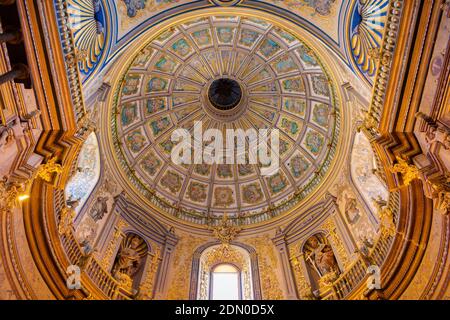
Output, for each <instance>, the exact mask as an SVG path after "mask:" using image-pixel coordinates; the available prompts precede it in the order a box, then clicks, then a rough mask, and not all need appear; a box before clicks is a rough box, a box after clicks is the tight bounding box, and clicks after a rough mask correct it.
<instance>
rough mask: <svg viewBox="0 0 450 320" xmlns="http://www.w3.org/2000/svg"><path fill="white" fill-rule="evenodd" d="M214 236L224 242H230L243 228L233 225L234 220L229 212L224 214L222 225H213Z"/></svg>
mask: <svg viewBox="0 0 450 320" xmlns="http://www.w3.org/2000/svg"><path fill="white" fill-rule="evenodd" d="M210 229H212V232H213V234H214V236H215V237H216V238H217V239H218V240H219V241H220V242H221V243H222V244H229V243H230V242H231V241H233V240H234V238H235V237H236V236H237V234H238V233H239V232H240V231H241V230H242V229H241V228H239V227H235V226H233V225H232V221H231V220H230V219H229V218H228V216H227V214H224V215H223V216H222V220H221V221H220V225H218V226H217V227H211V228H210Z"/></svg>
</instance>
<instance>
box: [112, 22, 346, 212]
mask: <svg viewBox="0 0 450 320" xmlns="http://www.w3.org/2000/svg"><path fill="white" fill-rule="evenodd" d="M122 79H123V80H122V81H121V83H120V87H119V88H116V90H117V92H116V94H117V99H116V101H115V104H114V105H113V108H114V112H113V119H112V127H111V129H112V136H113V140H114V145H115V152H116V155H117V158H118V159H119V163H120V166H121V167H122V169H124V170H125V173H126V175H127V177H128V179H129V181H130V183H131V184H132V185H134V186H135V187H137V189H138V190H139V192H140V193H141V194H143V195H144V196H145V197H146V198H154V197H157V199H158V201H160V202H162V203H164V205H165V206H167V207H170V208H177V210H178V211H177V214H188V215H198V216H205V215H213V216H218V215H222V214H223V213H226V214H227V215H229V216H230V217H236V216H238V217H250V216H257V215H259V216H262V215H265V217H264V218H262V219H263V220H264V219H266V218H270V217H271V216H273V215H274V213H273V212H274V210H275V211H276V212H277V214H279V213H282V212H283V211H285V210H286V209H287V208H290V207H292V206H293V205H295V204H296V203H298V202H299V201H300V200H302V199H304V198H305V197H306V196H307V195H308V194H309V193H311V192H312V191H313V190H315V188H316V187H317V186H318V185H319V184H320V182H321V180H322V179H323V177H324V176H325V175H326V173H327V170H328V168H329V167H330V163H331V161H332V158H333V155H334V147H335V146H336V142H337V137H338V121H337V120H338V119H339V108H338V105H337V104H338V103H337V101H336V98H335V95H334V91H335V89H334V85H333V82H332V80H331V78H330V77H329V74H328V72H327V69H326V66H325V65H324V64H323V62H322V61H321V59H320V57H319V55H318V54H317V53H316V52H314V50H313V49H312V48H311V47H310V46H308V44H306V43H305V42H303V41H302V40H301V39H299V38H298V37H297V36H295V35H294V34H293V33H291V32H290V31H288V30H287V29H284V28H282V27H280V26H276V25H273V24H272V23H270V22H269V21H266V20H263V19H260V18H253V17H247V16H240V15H223V16H218V15H212V16H207V17H202V18H196V19H193V20H188V21H185V22H181V23H179V24H178V25H175V26H171V27H169V28H166V29H165V30H162V31H161V32H160V33H159V34H158V35H157V36H156V37H155V38H154V39H152V40H151V41H150V42H149V43H148V44H147V45H146V46H145V47H144V48H143V49H142V50H141V51H140V52H139V53H138V54H137V55H136V56H135V57H134V58H133V59H132V62H131V64H130V65H129V67H128V68H127V71H126V72H125V74H123V75H122ZM196 122H198V123H201V128H202V130H203V132H205V131H206V130H207V129H218V130H220V131H222V132H225V131H226V130H227V129H235V130H237V129H242V130H244V131H246V130H248V129H250V128H254V129H256V130H259V129H267V130H269V131H272V130H274V129H278V131H279V149H278V150H272V152H275V154H277V155H278V156H279V161H280V162H279V163H280V169H279V170H278V172H277V173H276V174H273V175H271V176H270V175H269V176H266V175H262V174H261V169H262V167H263V165H262V164H261V163H255V164H251V163H249V161H247V162H245V163H237V164H230V163H229V162H225V163H222V164H217V163H214V164H211V165H210V164H206V163H204V162H203V163H192V164H180V165H177V164H175V163H174V162H173V161H171V153H172V150H173V148H174V146H175V143H174V142H173V141H172V139H171V135H172V133H173V132H174V130H177V129H179V128H183V129H187V130H189V132H191V133H192V132H193V127H194V124H195V123H196ZM250 152H251V151H250ZM245 156H246V158H248V157H249V154H248V151H246V155H245ZM206 208H209V209H206ZM260 220H261V219H260Z"/></svg>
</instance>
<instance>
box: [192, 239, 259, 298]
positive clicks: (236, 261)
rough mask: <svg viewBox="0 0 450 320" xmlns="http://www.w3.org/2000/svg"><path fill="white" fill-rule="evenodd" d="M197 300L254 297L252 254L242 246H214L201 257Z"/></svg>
mask: <svg viewBox="0 0 450 320" xmlns="http://www.w3.org/2000/svg"><path fill="white" fill-rule="evenodd" d="M197 281H198V286H197V299H199V300H219V299H220V300H253V299H254V293H253V278H252V263H251V259H250V254H249V253H248V252H247V250H244V249H243V248H241V247H237V246H233V245H228V246H223V245H215V246H211V247H209V248H207V249H205V250H204V251H203V252H202V254H201V256H200V259H199V270H198V280H197Z"/></svg>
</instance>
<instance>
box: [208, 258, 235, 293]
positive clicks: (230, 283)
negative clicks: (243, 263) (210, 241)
mask: <svg viewBox="0 0 450 320" xmlns="http://www.w3.org/2000/svg"><path fill="white" fill-rule="evenodd" d="M240 278H241V272H240V271H239V269H238V268H236V267H235V266H233V265H232V264H227V263H222V264H219V265H217V266H215V267H214V268H213V269H212V274H211V280H212V281H211V293H210V296H211V300H240V299H241V297H242V293H241V279H240Z"/></svg>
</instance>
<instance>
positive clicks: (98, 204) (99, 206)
mask: <svg viewBox="0 0 450 320" xmlns="http://www.w3.org/2000/svg"><path fill="white" fill-rule="evenodd" d="M107 201H108V197H98V198H97V200H96V201H95V203H94V205H93V206H92V208H91V210H90V211H89V215H90V216H91V218H92V219H94V221H95V222H97V221H99V220H101V219H103V217H104V216H105V214H106V213H107V212H108V204H107Z"/></svg>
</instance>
